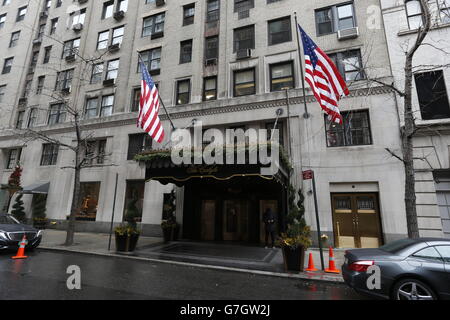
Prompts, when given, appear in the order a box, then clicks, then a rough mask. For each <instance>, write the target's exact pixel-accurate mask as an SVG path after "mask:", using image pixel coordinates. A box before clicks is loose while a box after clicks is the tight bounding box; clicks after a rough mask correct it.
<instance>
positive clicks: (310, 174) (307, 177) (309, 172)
mask: <svg viewBox="0 0 450 320" xmlns="http://www.w3.org/2000/svg"><path fill="white" fill-rule="evenodd" d="M313 176H314V171H312V170H306V171H303V180H311V179H312V178H313Z"/></svg>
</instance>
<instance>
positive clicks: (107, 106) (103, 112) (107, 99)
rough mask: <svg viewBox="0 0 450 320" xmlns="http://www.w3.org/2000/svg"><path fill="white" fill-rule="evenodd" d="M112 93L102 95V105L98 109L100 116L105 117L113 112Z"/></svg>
mask: <svg viewBox="0 0 450 320" xmlns="http://www.w3.org/2000/svg"><path fill="white" fill-rule="evenodd" d="M113 107H114V95H109V96H104V97H102V105H101V109H100V117H107V116H111V115H112V114H113Z"/></svg>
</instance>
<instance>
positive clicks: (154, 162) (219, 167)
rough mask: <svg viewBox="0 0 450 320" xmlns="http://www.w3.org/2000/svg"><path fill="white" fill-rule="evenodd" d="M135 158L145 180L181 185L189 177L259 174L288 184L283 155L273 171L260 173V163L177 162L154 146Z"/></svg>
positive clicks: (233, 176)
mask: <svg viewBox="0 0 450 320" xmlns="http://www.w3.org/2000/svg"><path fill="white" fill-rule="evenodd" d="M135 160H136V161H138V162H140V163H142V164H144V165H145V167H146V174H145V178H146V180H156V181H159V182H160V183H162V184H168V183H173V184H175V185H177V186H183V185H184V184H186V183H187V182H189V181H190V180H192V179H214V180H218V181H226V180H230V179H233V178H236V177H246V178H252V177H254V178H259V179H264V180H271V181H275V182H277V183H280V184H281V185H283V186H284V187H287V185H288V177H289V173H290V170H291V169H290V164H289V163H288V161H287V160H286V158H283V157H281V159H280V160H281V161H280V163H279V165H280V167H279V170H278V171H277V173H275V174H273V175H263V174H261V168H263V167H267V166H263V165H261V164H243V165H237V164H214V165H206V164H197V165H196V164H189V165H184V164H181V165H176V164H174V163H173V162H172V160H171V157H170V150H156V151H151V152H146V153H142V154H139V155H137V156H136V157H135Z"/></svg>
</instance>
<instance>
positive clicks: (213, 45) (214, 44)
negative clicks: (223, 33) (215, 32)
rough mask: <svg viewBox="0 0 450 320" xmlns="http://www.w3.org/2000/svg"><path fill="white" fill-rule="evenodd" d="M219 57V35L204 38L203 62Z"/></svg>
mask: <svg viewBox="0 0 450 320" xmlns="http://www.w3.org/2000/svg"><path fill="white" fill-rule="evenodd" d="M218 57H219V37H218V36H214V37H209V38H206V39H205V62H206V60H210V59H217V58H218Z"/></svg>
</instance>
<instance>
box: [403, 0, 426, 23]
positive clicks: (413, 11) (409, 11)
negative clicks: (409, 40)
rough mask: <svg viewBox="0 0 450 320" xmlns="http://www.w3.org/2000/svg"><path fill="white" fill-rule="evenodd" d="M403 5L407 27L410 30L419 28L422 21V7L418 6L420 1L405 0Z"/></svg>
mask: <svg viewBox="0 0 450 320" xmlns="http://www.w3.org/2000/svg"><path fill="white" fill-rule="evenodd" d="M405 5H406V16H407V18H408V26H409V29H411V30H414V29H419V28H420V27H421V26H422V23H423V16H422V8H421V6H420V1H418V0H407V1H406V3H405Z"/></svg>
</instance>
